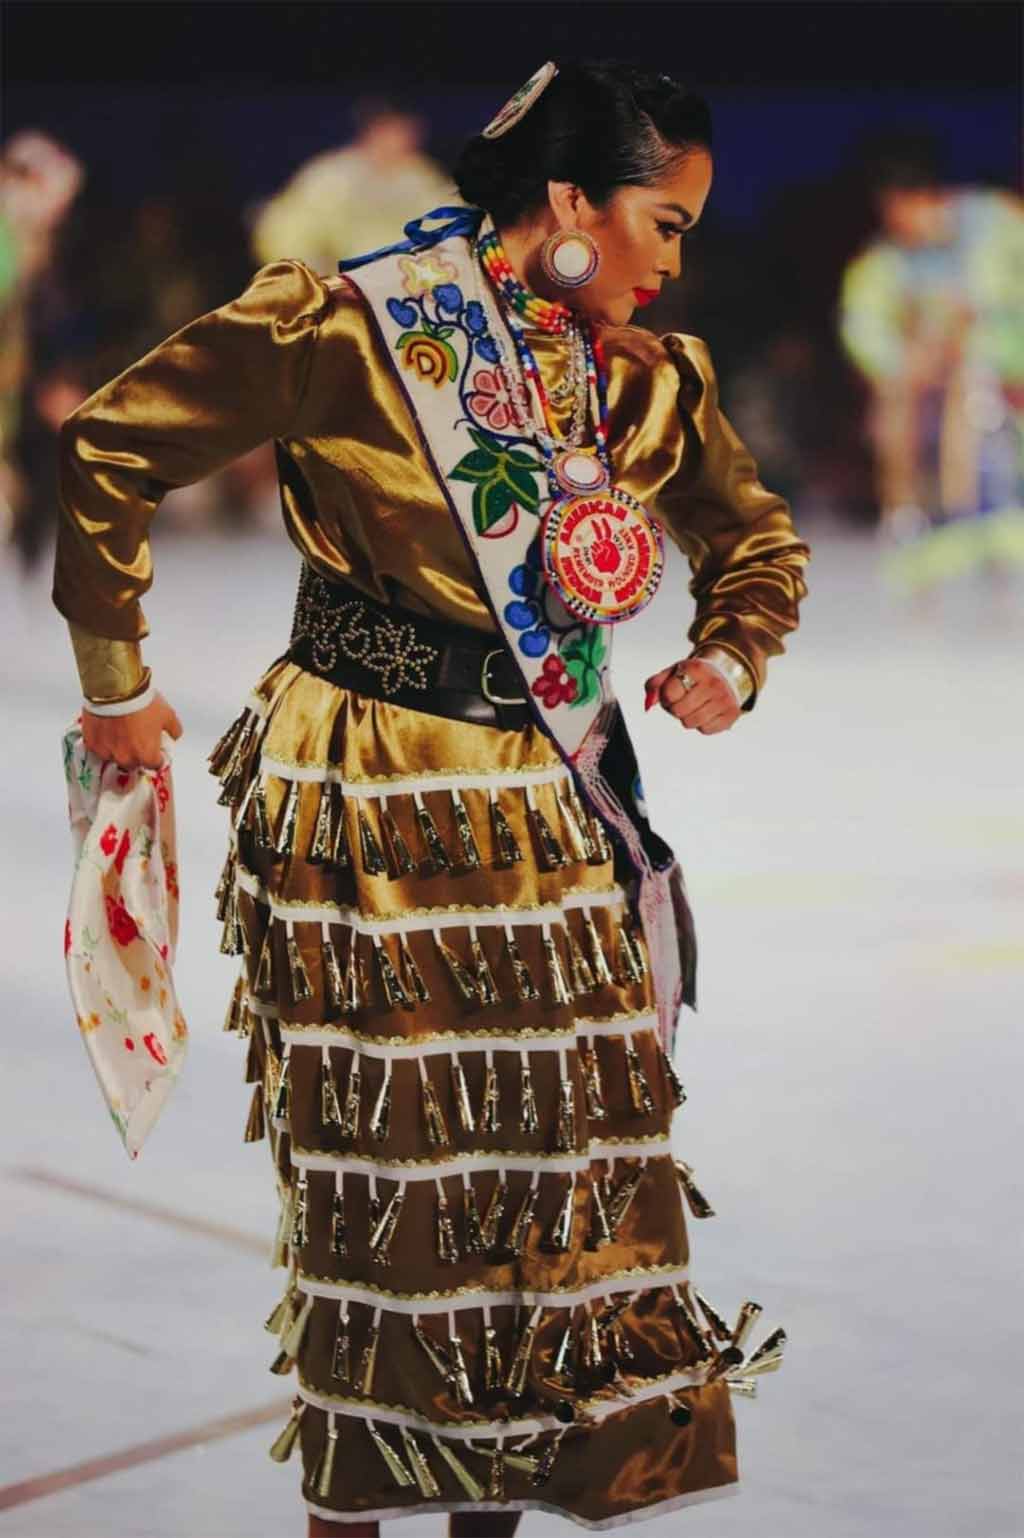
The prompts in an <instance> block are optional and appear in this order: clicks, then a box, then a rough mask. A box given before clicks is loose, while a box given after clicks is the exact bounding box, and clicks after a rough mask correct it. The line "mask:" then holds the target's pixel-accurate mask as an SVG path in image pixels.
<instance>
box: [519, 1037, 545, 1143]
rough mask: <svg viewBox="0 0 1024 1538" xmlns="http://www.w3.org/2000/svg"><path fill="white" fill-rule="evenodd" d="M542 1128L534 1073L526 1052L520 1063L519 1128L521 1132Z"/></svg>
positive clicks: (531, 1131)
mask: <svg viewBox="0 0 1024 1538" xmlns="http://www.w3.org/2000/svg"><path fill="white" fill-rule="evenodd" d="M539 1128H540V1118H539V1116H538V1115H537V1096H536V1095H535V1093H534V1089H533V1074H532V1072H531V1071H530V1060H529V1058H528V1057H527V1056H526V1054H525V1053H524V1055H523V1057H522V1058H521V1060H520V1064H519V1130H520V1132H529V1133H533V1132H537V1131H538V1130H539Z"/></svg>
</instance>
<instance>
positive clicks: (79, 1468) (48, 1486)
mask: <svg viewBox="0 0 1024 1538" xmlns="http://www.w3.org/2000/svg"><path fill="white" fill-rule="evenodd" d="M290 1405H291V1400H290V1399H275V1400H274V1401H273V1403H272V1404H265V1405H261V1406H260V1407H259V1409H255V1410H241V1411H236V1413H235V1414H233V1415H221V1416H218V1418H217V1419H216V1420H212V1421H205V1422H203V1424H202V1425H199V1426H193V1427H192V1428H191V1429H190V1430H187V1431H174V1432H171V1433H170V1434H169V1435H168V1436H163V1437H154V1438H153V1439H152V1441H149V1442H138V1443H137V1444H136V1445H135V1446H134V1447H125V1448H122V1449H121V1451H120V1452H118V1453H107V1454H106V1455H105V1456H104V1457H100V1458H87V1459H86V1460H85V1461H84V1462H83V1463H73V1464H71V1465H70V1466H69V1467H68V1468H66V1469H55V1470H54V1471H53V1472H52V1473H50V1474H37V1475H36V1476H35V1478H33V1479H23V1480H21V1481H20V1482H19V1483H18V1484H15V1485H2V1486H0V1511H9V1510H10V1509H11V1507H13V1506H24V1505H26V1504H27V1502H29V1501H38V1500H42V1499H43V1498H44V1496H48V1495H56V1494H57V1492H58V1491H59V1490H70V1489H73V1488H74V1487H75V1486H76V1485H84V1484H88V1483H89V1482H90V1481H91V1480H94V1479H105V1478H107V1476H108V1475H110V1474H120V1473H122V1472H123V1471H124V1470H125V1469H132V1468H136V1467H137V1466H138V1465H139V1464H140V1463H152V1462H153V1461H154V1460H156V1459H158V1458H167V1457H169V1456H170V1455H171V1454H172V1453H178V1452H184V1451H185V1450H186V1449H188V1448H190V1447H199V1446H201V1445H203V1444H205V1443H208V1442H219V1441H222V1440H223V1439H224V1438H225V1437H232V1436H237V1435H238V1434H239V1433H240V1432H242V1431H251V1430H252V1428H253V1427H254V1426H263V1425H266V1424H267V1423H268V1422H270V1421H276V1420H280V1419H283V1417H284V1416H285V1415H286V1414H287V1412H288V1409H289V1407H290Z"/></svg>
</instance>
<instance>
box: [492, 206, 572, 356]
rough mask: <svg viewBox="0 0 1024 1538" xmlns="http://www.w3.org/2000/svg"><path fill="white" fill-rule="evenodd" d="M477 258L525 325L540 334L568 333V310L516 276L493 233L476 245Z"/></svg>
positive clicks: (569, 318) (495, 232)
mask: <svg viewBox="0 0 1024 1538" xmlns="http://www.w3.org/2000/svg"><path fill="white" fill-rule="evenodd" d="M476 250H477V255H478V257H479V258H480V261H481V263H482V264H483V269H484V271H485V272H486V274H487V276H488V277H489V278H490V280H491V282H492V283H493V284H494V286H495V288H496V289H497V290H498V292H499V293H500V294H501V296H502V298H503V299H504V300H505V301H506V303H507V304H508V305H509V306H510V307H511V308H512V309H513V310H516V311H517V312H518V313H519V314H520V315H521V316H522V317H523V319H524V321H525V322H526V324H527V325H528V326H536V327H537V328H538V330H540V331H550V332H551V333H552V335H554V336H560V335H562V334H564V333H565V332H566V331H568V330H569V325H570V322H571V320H572V311H571V310H570V309H569V306H568V305H566V304H559V303H558V301H557V300H554V299H542V298H541V297H540V295H539V294H532V293H531V292H530V290H529V289H528V288H527V287H526V286H525V285H524V284H522V283H520V281H519V279H518V278H517V277H516V275H515V273H514V272H513V271H512V264H511V262H510V261H509V259H508V257H507V256H506V255H505V247H504V246H503V245H502V243H501V236H500V235H499V234H498V232H497V230H495V229H490V230H488V231H487V233H486V234H485V235H484V236H483V237H482V238H481V239H480V240H479V241H478V242H477V248H476Z"/></svg>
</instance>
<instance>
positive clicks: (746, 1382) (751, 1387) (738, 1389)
mask: <svg viewBox="0 0 1024 1538" xmlns="http://www.w3.org/2000/svg"><path fill="white" fill-rule="evenodd" d="M725 1381H726V1384H727V1385H728V1389H729V1392H730V1394H737V1395H738V1396H739V1397H740V1398H741V1399H756V1398H757V1379H756V1378H733V1377H727V1378H726V1380H725Z"/></svg>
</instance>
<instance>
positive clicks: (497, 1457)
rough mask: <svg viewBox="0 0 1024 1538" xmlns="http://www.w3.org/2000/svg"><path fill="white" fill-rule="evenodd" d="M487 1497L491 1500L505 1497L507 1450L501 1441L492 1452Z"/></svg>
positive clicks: (500, 1499) (499, 1499)
mask: <svg viewBox="0 0 1024 1538" xmlns="http://www.w3.org/2000/svg"><path fill="white" fill-rule="evenodd" d="M487 1499H488V1500H489V1501H503V1500H504V1499H505V1450H504V1448H503V1447H502V1445H501V1443H500V1442H499V1443H498V1445H497V1447H496V1448H495V1449H494V1451H493V1452H492V1453H491V1471H490V1473H489V1475H488V1476H487Z"/></svg>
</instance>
